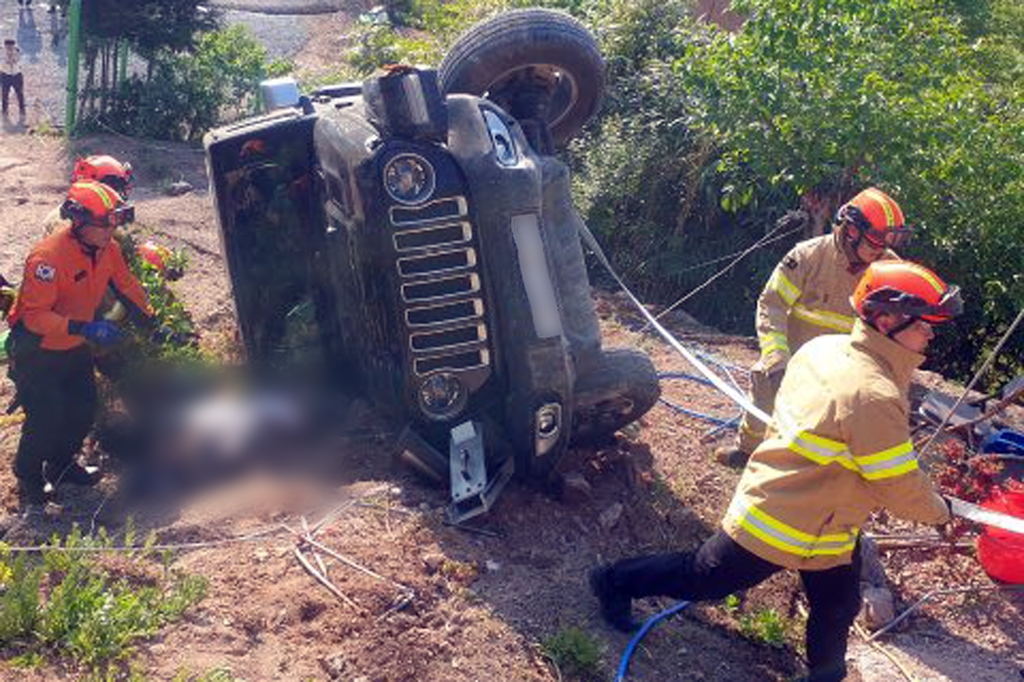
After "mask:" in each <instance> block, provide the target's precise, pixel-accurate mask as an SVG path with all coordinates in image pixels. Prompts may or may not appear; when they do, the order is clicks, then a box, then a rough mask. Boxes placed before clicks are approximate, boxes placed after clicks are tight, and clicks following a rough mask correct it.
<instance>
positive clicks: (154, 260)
mask: <svg viewBox="0 0 1024 682" xmlns="http://www.w3.org/2000/svg"><path fill="white" fill-rule="evenodd" d="M135 252H136V253H138V254H139V257H140V258H141V259H142V260H143V261H145V262H147V263H149V264H150V265H152V266H153V267H154V268H156V269H157V270H158V271H160V274H163V273H164V271H165V270H167V261H168V260H170V258H171V250H170V249H168V248H167V247H166V246H161V245H160V244H157V243H156V242H144V243H142V244H141V245H140V246H139V247H138V248H136V249H135Z"/></svg>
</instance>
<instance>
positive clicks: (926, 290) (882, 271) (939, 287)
mask: <svg viewBox="0 0 1024 682" xmlns="http://www.w3.org/2000/svg"><path fill="white" fill-rule="evenodd" d="M850 302H851V303H853V307H854V308H855V309H856V310H857V314H858V315H860V317H861V319H863V320H864V321H866V322H871V321H873V320H874V319H875V318H876V317H877V316H878V315H882V314H885V313H891V314H895V315H904V316H907V317H912V318H920V319H922V320H924V321H925V322H931V323H932V324H937V323H940V322H946V321H948V320H951V319H953V318H954V317H956V316H957V315H959V314H960V313H961V312H963V307H964V304H963V300H962V299H961V298H960V289H959V287H956V286H949V285H947V284H946V283H945V282H943V281H942V280H941V279H939V277H938V275H936V274H935V273H934V272H932V271H931V270H929V269H928V268H926V267H923V266H921V265H918V264H916V263H909V262H907V261H900V260H889V261H877V262H875V263H872V264H871V265H870V266H868V269H867V271H866V272H865V273H864V276H863V277H861V278H860V282H859V283H858V284H857V288H856V289H855V290H854V292H853V297H852V298H851V299H850Z"/></svg>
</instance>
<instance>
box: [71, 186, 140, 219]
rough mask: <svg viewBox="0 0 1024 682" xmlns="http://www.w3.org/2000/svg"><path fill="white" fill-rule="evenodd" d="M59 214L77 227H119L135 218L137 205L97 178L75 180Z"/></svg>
mask: <svg viewBox="0 0 1024 682" xmlns="http://www.w3.org/2000/svg"><path fill="white" fill-rule="evenodd" d="M60 217H61V218H64V219H65V220H71V224H72V225H73V226H74V227H81V226H83V225H100V226H114V227H116V226H118V225H124V224H126V223H130V222H132V221H134V220H135V207H134V206H132V205H131V204H129V203H128V202H126V201H125V200H124V199H123V198H122V197H121V195H120V194H118V193H117V192H116V191H115V190H114V189H113V188H112V187H110V186H108V185H104V184H103V183H102V182H96V181H95V180H85V181H82V182H76V183H75V184H73V185H71V188H70V189H69V190H68V197H67V199H65V200H64V203H63V204H61V207H60Z"/></svg>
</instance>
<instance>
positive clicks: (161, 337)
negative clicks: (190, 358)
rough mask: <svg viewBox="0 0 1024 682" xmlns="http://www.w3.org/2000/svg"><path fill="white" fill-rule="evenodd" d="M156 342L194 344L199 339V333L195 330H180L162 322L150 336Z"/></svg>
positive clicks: (180, 344)
mask: <svg viewBox="0 0 1024 682" xmlns="http://www.w3.org/2000/svg"><path fill="white" fill-rule="evenodd" d="M150 338H151V339H153V342H154V343H161V344H162V343H167V344H170V345H172V346H178V347H181V346H194V345H196V343H197V342H198V341H199V335H198V334H196V333H195V332H179V331H175V330H174V329H172V328H171V327H170V326H168V325H166V324H162V325H160V326H159V327H157V328H156V329H154V330H153V334H152V336H151V337H150Z"/></svg>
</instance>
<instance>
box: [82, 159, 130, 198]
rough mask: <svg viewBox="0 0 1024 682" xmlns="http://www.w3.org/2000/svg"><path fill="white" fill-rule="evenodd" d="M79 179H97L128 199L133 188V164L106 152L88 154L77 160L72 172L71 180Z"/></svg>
mask: <svg viewBox="0 0 1024 682" xmlns="http://www.w3.org/2000/svg"><path fill="white" fill-rule="evenodd" d="M79 180H97V181H99V182H102V183H103V184H104V185H108V186H110V187H113V188H114V190H115V191H116V192H117V193H118V194H120V195H121V196H122V197H124V198H125V199H127V198H128V193H129V192H130V191H131V189H132V165H131V164H130V163H121V162H120V161H118V160H117V159H115V158H114V157H113V156H108V155H106V154H96V155H93V156H87V157H85V158H84V159H79V160H78V161H76V162H75V168H74V170H73V171H72V172H71V182H72V183H75V182H78V181H79Z"/></svg>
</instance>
